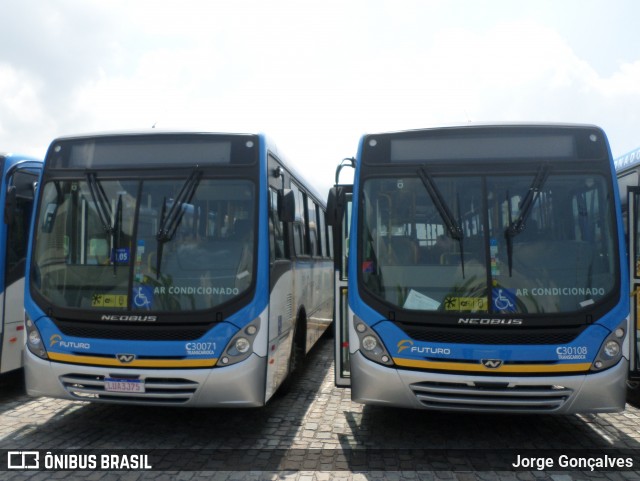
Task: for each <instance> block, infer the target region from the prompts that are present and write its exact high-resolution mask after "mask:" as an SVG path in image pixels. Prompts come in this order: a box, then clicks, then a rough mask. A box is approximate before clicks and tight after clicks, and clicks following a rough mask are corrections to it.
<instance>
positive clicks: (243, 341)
mask: <svg viewBox="0 0 640 481" xmlns="http://www.w3.org/2000/svg"><path fill="white" fill-rule="evenodd" d="M249 349H251V343H250V342H249V339H247V338H244V337H239V338H238V339H236V351H238V352H239V353H240V354H244V353H246V352H247V351H249Z"/></svg>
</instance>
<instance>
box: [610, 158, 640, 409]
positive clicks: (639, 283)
mask: <svg viewBox="0 0 640 481" xmlns="http://www.w3.org/2000/svg"><path fill="white" fill-rule="evenodd" d="M614 164H615V168H616V172H617V175H618V188H619V190H620V203H621V204H622V217H623V219H624V226H625V232H626V236H627V250H628V253H629V282H630V284H629V286H628V289H629V292H630V293H631V312H630V317H631V326H635V328H633V329H631V330H630V331H629V333H630V336H631V338H630V342H631V345H632V346H635V349H633V350H632V352H631V359H630V360H631V372H630V376H629V381H630V386H631V387H632V388H633V389H632V390H631V391H629V394H630V398H631V399H636V398H640V388H639V387H640V359H638V355H637V352H638V342H639V337H638V335H639V334H640V324H639V322H640V316H639V315H638V314H639V313H640V219H639V216H638V213H639V212H640V148H638V149H635V150H633V151H631V152H628V153H627V154H625V155H623V156H621V157H619V158H617V159H615V161H614Z"/></svg>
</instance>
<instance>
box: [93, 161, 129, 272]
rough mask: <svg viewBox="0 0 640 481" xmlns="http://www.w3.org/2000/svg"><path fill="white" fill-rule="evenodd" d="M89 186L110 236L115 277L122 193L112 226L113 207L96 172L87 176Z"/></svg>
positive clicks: (104, 227) (120, 224) (101, 220)
mask: <svg viewBox="0 0 640 481" xmlns="http://www.w3.org/2000/svg"><path fill="white" fill-rule="evenodd" d="M87 184H88V185H89V193H90V194H91V199H92V200H93V203H94V205H95V206H96V211H98V217H99V218H100V222H101V223H102V228H103V229H104V231H105V232H106V233H107V234H109V238H110V246H109V247H111V249H112V251H111V258H112V260H113V274H114V275H115V274H116V270H117V267H116V264H117V250H118V249H119V248H120V231H121V228H122V193H120V194H119V195H118V204H117V206H116V215H115V217H114V219H113V224H112V223H111V217H112V215H113V214H112V212H111V206H110V205H109V197H107V194H106V193H105V191H104V188H103V187H102V184H101V183H100V181H99V180H98V178H97V177H96V173H95V172H90V173H88V174H87ZM116 233H117V236H116Z"/></svg>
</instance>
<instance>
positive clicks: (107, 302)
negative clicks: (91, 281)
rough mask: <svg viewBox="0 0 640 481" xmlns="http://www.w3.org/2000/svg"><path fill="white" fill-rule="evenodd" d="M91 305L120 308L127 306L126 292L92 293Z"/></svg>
mask: <svg viewBox="0 0 640 481" xmlns="http://www.w3.org/2000/svg"><path fill="white" fill-rule="evenodd" d="M91 307H105V308H112V309H113V308H120V309H124V308H125V307H127V295H126V294H94V295H93V296H91Z"/></svg>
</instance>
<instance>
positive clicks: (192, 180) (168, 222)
mask: <svg viewBox="0 0 640 481" xmlns="http://www.w3.org/2000/svg"><path fill="white" fill-rule="evenodd" d="M201 178H202V171H200V170H198V167H197V166H196V167H195V168H194V170H193V171H192V172H191V174H190V175H189V178H187V180H186V181H185V183H184V184H182V188H181V189H180V192H178V195H177V196H176V198H175V200H174V202H173V204H172V205H171V207H169V210H168V211H167V198H166V197H165V198H164V200H163V201H162V210H161V211H160V222H159V227H158V232H157V233H156V241H157V243H158V246H157V254H156V275H157V276H160V266H161V265H162V250H163V246H164V244H165V242H169V241H170V240H171V239H173V237H174V236H175V235H176V232H177V230H178V226H179V225H180V222H181V221H182V216H183V215H184V209H183V207H184V205H185V204H189V203H191V199H192V198H193V195H194V194H195V192H196V189H197V188H198V184H199V183H200V179H201Z"/></svg>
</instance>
